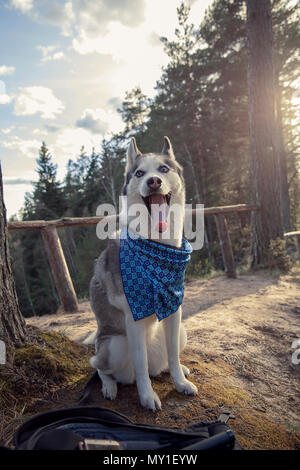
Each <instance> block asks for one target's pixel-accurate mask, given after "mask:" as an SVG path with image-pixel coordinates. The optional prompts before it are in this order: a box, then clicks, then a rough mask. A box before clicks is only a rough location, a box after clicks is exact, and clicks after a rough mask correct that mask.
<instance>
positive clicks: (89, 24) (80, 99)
mask: <svg viewBox="0 0 300 470" xmlns="http://www.w3.org/2000/svg"><path fill="white" fill-rule="evenodd" d="M186 1H187V3H189V4H190V5H191V13H190V19H191V21H192V22H193V23H194V24H196V25H198V24H200V23H201V21H202V19H203V17H204V12H205V9H206V8H207V7H208V6H209V5H210V4H211V3H212V0H186ZM179 4H180V0H0V161H1V166H2V174H3V181H4V200H5V204H6V209H7V215H8V217H10V216H11V215H13V214H16V213H17V212H18V210H19V209H20V208H21V207H22V205H23V201H24V195H25V192H26V191H32V184H31V182H32V181H35V180H36V179H37V174H36V172H35V168H36V159H37V157H38V151H39V148H40V146H41V144H42V142H43V141H45V142H46V144H47V146H48V147H49V150H50V152H51V154H52V157H53V161H54V162H55V163H57V164H58V178H59V179H60V180H61V179H62V178H63V177H64V175H65V172H66V165H67V162H68V160H69V159H70V158H72V159H75V158H76V156H77V155H78V154H79V151H80V148H81V146H82V145H84V147H85V149H86V151H87V152H90V151H91V149H92V148H93V147H94V148H95V149H96V150H97V149H100V145H101V141H102V139H103V138H104V137H107V138H108V137H109V136H110V135H111V133H113V132H117V131H120V130H122V129H123V124H122V121H121V117H120V115H119V113H118V112H117V108H118V107H120V105H121V103H122V101H123V99H124V96H125V92H126V91H129V90H131V89H132V88H133V87H135V86H137V85H139V86H140V87H141V89H142V92H143V93H145V94H146V95H147V96H149V97H153V96H154V95H155V90H154V86H155V83H156V81H157V80H158V79H159V78H160V75H161V70H162V67H163V66H165V65H166V64H167V62H168V58H167V56H166V54H165V52H164V51H163V46H162V43H161V41H160V37H161V36H166V37H168V38H173V37H174V30H175V28H176V26H177V13H176V9H177V7H178V6H179Z"/></svg>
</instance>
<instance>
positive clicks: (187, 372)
mask: <svg viewBox="0 0 300 470" xmlns="http://www.w3.org/2000/svg"><path fill="white" fill-rule="evenodd" d="M181 369H182V372H183V374H184V376H185V377H187V376H188V375H190V369H189V368H188V367H186V366H184V365H183V364H181Z"/></svg>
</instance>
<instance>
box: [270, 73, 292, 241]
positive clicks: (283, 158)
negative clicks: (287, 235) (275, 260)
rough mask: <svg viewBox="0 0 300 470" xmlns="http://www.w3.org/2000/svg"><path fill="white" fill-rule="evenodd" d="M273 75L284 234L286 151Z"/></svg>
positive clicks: (276, 78)
mask: <svg viewBox="0 0 300 470" xmlns="http://www.w3.org/2000/svg"><path fill="white" fill-rule="evenodd" d="M276 69H277V68H276V67H275V75H274V85H275V111H276V123H277V139H278V151H279V165H280V196H281V210H282V224H283V229H284V231H285V232H289V231H290V230H291V213H290V195H289V185H288V176H287V164H286V151H285V146H284V140H283V131H282V112H281V90H280V84H279V71H278V70H276Z"/></svg>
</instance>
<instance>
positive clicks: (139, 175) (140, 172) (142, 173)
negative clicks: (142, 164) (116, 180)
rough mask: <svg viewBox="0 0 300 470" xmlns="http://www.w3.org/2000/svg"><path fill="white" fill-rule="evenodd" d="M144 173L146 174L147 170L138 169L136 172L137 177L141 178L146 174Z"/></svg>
mask: <svg viewBox="0 0 300 470" xmlns="http://www.w3.org/2000/svg"><path fill="white" fill-rule="evenodd" d="M144 174H145V172H144V171H142V170H138V171H136V172H135V176H136V177H137V178H140V177H141V176H144Z"/></svg>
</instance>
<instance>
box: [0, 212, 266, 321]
mask: <svg viewBox="0 0 300 470" xmlns="http://www.w3.org/2000/svg"><path fill="white" fill-rule="evenodd" d="M257 210H259V209H258V207H257V206H254V205H247V204H238V205H235V206H223V207H208V208H204V215H214V217H215V221H216V225H217V230H218V237H219V241H220V245H221V251H222V257H223V262H224V267H225V272H226V274H227V276H228V277H231V278H236V269H235V263H234V257H233V252H232V245H231V240H230V235H229V231H228V227H227V221H226V215H228V214H233V213H237V212H252V211H257ZM192 213H193V214H195V213H196V209H192ZM111 217H113V219H114V220H117V219H118V216H109V217H100V216H99V217H98V216H95V217H64V218H62V219H57V220H30V221H27V220H26V221H25V220H24V221H14V222H9V223H8V230H40V231H41V234H42V237H43V240H44V244H45V248H46V252H47V256H48V259H49V263H50V267H51V271H52V274H53V277H54V281H55V285H56V288H57V292H58V295H59V298H60V301H61V303H62V307H63V308H64V310H65V311H66V312H77V311H78V309H79V307H78V300H77V296H76V293H75V290H74V286H73V283H72V279H71V276H70V273H69V270H68V266H67V263H66V260H65V256H64V253H63V249H62V246H61V243H60V239H59V236H58V233H57V228H62V227H79V226H85V225H86V226H89V225H97V224H98V223H99V222H100V221H102V220H103V219H109V218H111Z"/></svg>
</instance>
